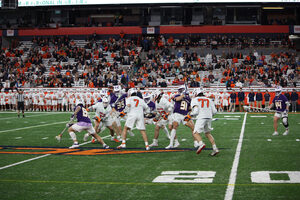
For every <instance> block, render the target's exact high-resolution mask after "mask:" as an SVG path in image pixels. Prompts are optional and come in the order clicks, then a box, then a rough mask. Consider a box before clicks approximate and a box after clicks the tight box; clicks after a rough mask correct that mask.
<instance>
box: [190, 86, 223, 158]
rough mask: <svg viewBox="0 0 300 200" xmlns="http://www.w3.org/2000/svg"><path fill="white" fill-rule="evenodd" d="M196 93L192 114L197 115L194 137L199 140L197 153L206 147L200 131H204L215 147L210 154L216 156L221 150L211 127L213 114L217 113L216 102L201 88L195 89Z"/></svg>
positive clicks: (192, 104)
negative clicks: (204, 93) (206, 95)
mask: <svg viewBox="0 0 300 200" xmlns="http://www.w3.org/2000/svg"><path fill="white" fill-rule="evenodd" d="M194 94H195V95H196V97H195V98H193V100H192V102H191V107H192V111H191V113H190V115H191V116H195V117H196V119H197V120H196V123H195V128H194V132H193V134H194V138H195V139H196V140H197V141H198V142H199V148H198V149H197V154H199V153H200V152H201V150H202V149H203V148H204V147H205V144H204V143H203V141H202V137H201V136H200V133H202V132H204V133H205V136H206V137H207V138H208V140H209V141H210V143H211V144H212V147H213V152H212V153H211V154H210V155H211V156H215V155H217V154H218V153H219V150H218V148H217V146H216V143H215V140H214V138H213V136H212V135H211V133H210V131H212V130H213V129H212V128H211V122H212V117H213V115H215V114H216V113H217V109H216V108H215V105H214V102H213V101H212V100H211V99H209V98H207V97H205V96H204V95H203V90H202V89H201V88H197V89H195V92H194Z"/></svg>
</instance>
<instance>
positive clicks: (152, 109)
mask: <svg viewBox="0 0 300 200" xmlns="http://www.w3.org/2000/svg"><path fill="white" fill-rule="evenodd" d="M147 105H148V106H149V108H150V112H154V111H155V103H154V102H153V101H150V102H149V103H148V104H147Z"/></svg>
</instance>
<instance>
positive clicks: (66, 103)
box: [61, 92, 70, 111]
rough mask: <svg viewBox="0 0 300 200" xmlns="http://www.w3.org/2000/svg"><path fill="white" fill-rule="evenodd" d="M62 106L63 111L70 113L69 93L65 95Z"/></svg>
mask: <svg viewBox="0 0 300 200" xmlns="http://www.w3.org/2000/svg"><path fill="white" fill-rule="evenodd" d="M61 105H62V110H63V111H70V109H69V95H68V94H67V92H64V93H63V96H62V103H61Z"/></svg>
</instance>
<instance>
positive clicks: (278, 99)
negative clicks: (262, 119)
mask: <svg viewBox="0 0 300 200" xmlns="http://www.w3.org/2000/svg"><path fill="white" fill-rule="evenodd" d="M281 92H282V88H281V87H280V86H279V87H277V88H276V89H275V93H276V95H275V97H274V99H273V101H272V104H271V105H270V106H269V107H268V109H271V108H273V107H274V106H275V111H276V112H275V114H274V133H273V135H274V136H275V135H278V131H277V128H278V120H279V119H280V118H281V119H282V124H283V126H284V127H285V132H284V133H283V135H288V134H289V123H288V110H289V106H290V103H289V101H288V99H287V98H286V96H285V95H283V94H281Z"/></svg>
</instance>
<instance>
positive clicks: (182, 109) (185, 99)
mask: <svg viewBox="0 0 300 200" xmlns="http://www.w3.org/2000/svg"><path fill="white" fill-rule="evenodd" d="M172 100H173V101H174V111H173V114H172V115H171V116H170V117H171V120H170V124H169V129H170V130H171V136H170V144H169V145H168V146H167V147H166V149H170V148H176V147H178V146H179V145H180V144H179V142H178V139H177V138H176V130H177V128H178V126H179V124H180V123H182V124H184V125H186V126H188V127H189V128H190V129H191V130H192V132H193V130H194V122H193V121H192V120H185V116H186V115H187V114H188V112H189V110H190V105H191V98H190V97H189V94H188V91H186V87H185V86H184V85H183V86H180V87H179V88H178V94H176V95H175V96H174V97H173V98H172Z"/></svg>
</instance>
